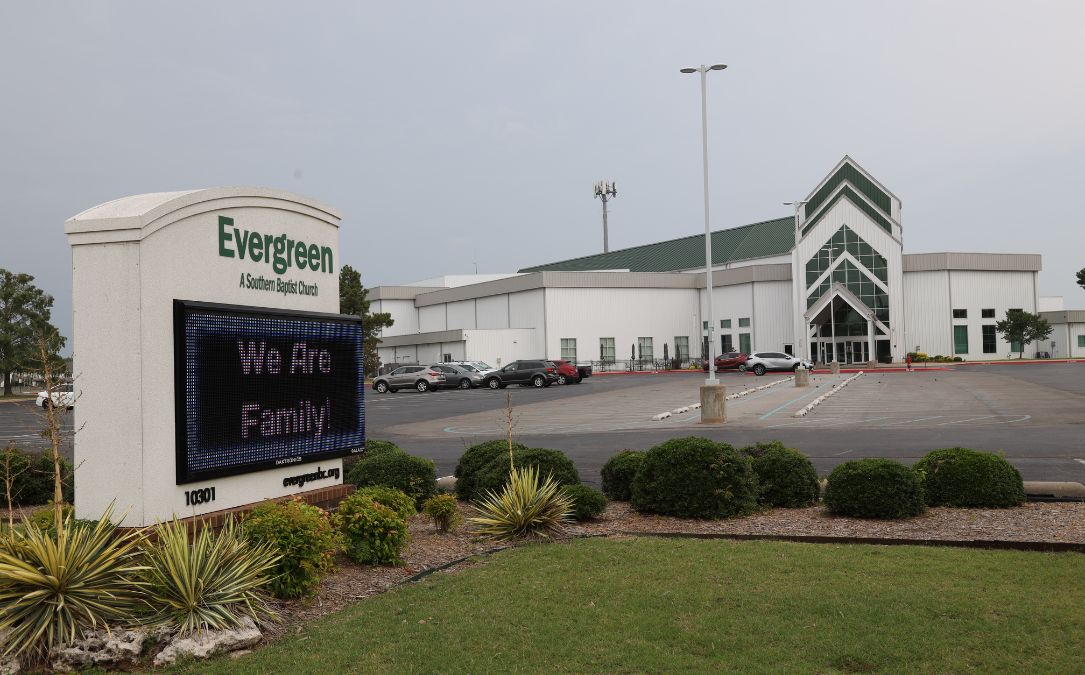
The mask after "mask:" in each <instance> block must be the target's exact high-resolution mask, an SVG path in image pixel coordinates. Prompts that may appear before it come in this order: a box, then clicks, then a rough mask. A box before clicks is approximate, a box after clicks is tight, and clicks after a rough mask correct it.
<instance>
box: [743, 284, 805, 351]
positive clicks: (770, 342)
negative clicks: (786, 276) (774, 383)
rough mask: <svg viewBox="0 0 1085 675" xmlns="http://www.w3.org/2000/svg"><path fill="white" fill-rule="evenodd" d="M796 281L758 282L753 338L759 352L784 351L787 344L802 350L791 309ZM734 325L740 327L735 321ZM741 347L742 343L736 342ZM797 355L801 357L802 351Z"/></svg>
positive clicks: (755, 290)
mask: <svg viewBox="0 0 1085 675" xmlns="http://www.w3.org/2000/svg"><path fill="white" fill-rule="evenodd" d="M791 284H792V282H790V281H758V282H756V283H753V284H750V285H751V286H753V298H754V302H753V320H752V321H751V323H753V324H754V325H755V326H756V327H757V331H756V332H755V333H754V335H753V342H752V346H753V349H754V350H755V351H783V349H784V345H793V346H794V348H795V349H796V350H797V349H798V347H797V345H795V341H794V326H795V323H794V316H795V315H794V313H793V312H792V308H791V302H792V301H791V296H792V292H791V291H792V285H791ZM731 325H732V326H735V325H737V322H733V323H732V324H731ZM735 347H736V348H737V347H738V341H737V340H736V341H735ZM794 353H796V354H798V353H799V352H798V351H795V352H794Z"/></svg>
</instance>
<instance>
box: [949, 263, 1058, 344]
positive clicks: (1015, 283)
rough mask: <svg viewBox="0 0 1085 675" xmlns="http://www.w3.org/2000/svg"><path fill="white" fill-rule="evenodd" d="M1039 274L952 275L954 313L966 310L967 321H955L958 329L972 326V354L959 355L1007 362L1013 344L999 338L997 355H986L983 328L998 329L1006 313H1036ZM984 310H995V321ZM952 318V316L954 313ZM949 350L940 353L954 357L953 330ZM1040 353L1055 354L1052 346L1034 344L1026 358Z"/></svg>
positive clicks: (953, 271)
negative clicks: (994, 326)
mask: <svg viewBox="0 0 1085 675" xmlns="http://www.w3.org/2000/svg"><path fill="white" fill-rule="evenodd" d="M1036 300H1037V293H1036V273H1035V272H979V271H963V270H952V271H950V272H949V302H950V309H951V310H953V309H964V310H967V312H968V318H967V319H951V320H950V323H951V324H953V325H955V326H958V325H959V326H968V353H967V354H958V355H957V356H960V357H962V358H965V359H968V360H970V361H979V360H983V359H1001V358H1006V356H1007V355H1008V354H1009V352H1010V344H1009V343H1008V342H1006V341H1005V340H1003V339H1002V336H998V340H997V343H996V344H997V346H996V348H995V353H993V354H984V353H983V331H982V328H981V326H983V325H994V323H995V322H996V321H1000V320H1002V319H1004V318H1006V310H1008V309H1023V310H1025V311H1026V312H1035V311H1036ZM981 309H994V310H995V318H993V319H984V318H982V315H981V311H980V310H981ZM950 314H951V316H952V312H951V313H950ZM949 345H950V346H949V350H948V351H945V352H940V353H942V354H946V355H953V329H952V328H950V332H949ZM1037 351H1046V352H1049V351H1051V342H1050V340H1048V341H1047V343H1046V344H1044V345H1039V344H1035V343H1034V344H1030V345H1028V346H1027V347H1026V349H1025V355H1026V356H1028V355H1032V356H1035V353H1036V352H1037Z"/></svg>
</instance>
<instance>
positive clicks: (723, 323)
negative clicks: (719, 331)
mask: <svg viewBox="0 0 1085 675" xmlns="http://www.w3.org/2000/svg"><path fill="white" fill-rule="evenodd" d="M730 327H731V320H730V319H720V328H730Z"/></svg>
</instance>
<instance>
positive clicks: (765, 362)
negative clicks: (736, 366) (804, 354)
mask: <svg viewBox="0 0 1085 675" xmlns="http://www.w3.org/2000/svg"><path fill="white" fill-rule="evenodd" d="M799 366H802V367H803V368H806V369H807V370H812V369H813V368H814V364H813V363H810V362H809V361H804V360H802V359H799V358H796V357H794V356H792V355H791V354H784V353H783V352H755V353H753V354H750V356H749V357H748V358H747V359H746V370H752V371H753V374H754V375H764V374H765V373H766V372H768V371H770V370H791V371H794V370H796V369H797V368H798V367H799Z"/></svg>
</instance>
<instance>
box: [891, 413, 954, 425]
mask: <svg viewBox="0 0 1085 675" xmlns="http://www.w3.org/2000/svg"><path fill="white" fill-rule="evenodd" d="M943 417H945V415H934V416H933V417H917V418H915V419H914V420H905V421H903V422H890V423H889V424H882V425H880V426H881V427H883V428H884V427H895V426H898V425H900V424H911V423H913V422H925V421H927V420H939V419H942V418H943Z"/></svg>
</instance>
